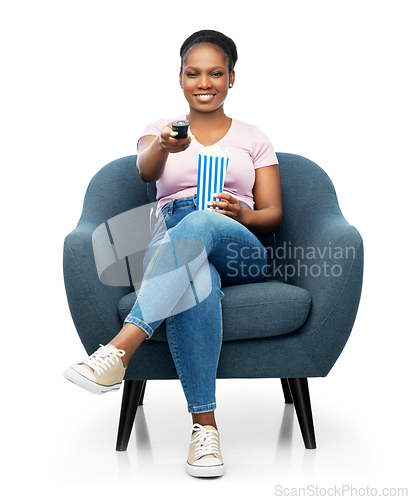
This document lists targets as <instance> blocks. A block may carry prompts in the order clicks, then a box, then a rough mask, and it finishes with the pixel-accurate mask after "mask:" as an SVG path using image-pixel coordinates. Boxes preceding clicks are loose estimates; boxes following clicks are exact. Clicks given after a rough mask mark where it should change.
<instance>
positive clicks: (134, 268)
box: [63, 153, 363, 451]
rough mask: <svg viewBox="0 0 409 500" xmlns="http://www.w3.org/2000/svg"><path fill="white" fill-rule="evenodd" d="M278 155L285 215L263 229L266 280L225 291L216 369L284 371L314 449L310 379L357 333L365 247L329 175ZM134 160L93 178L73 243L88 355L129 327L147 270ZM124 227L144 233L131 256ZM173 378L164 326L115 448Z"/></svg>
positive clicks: (145, 217)
mask: <svg viewBox="0 0 409 500" xmlns="http://www.w3.org/2000/svg"><path fill="white" fill-rule="evenodd" d="M277 156H278V160H279V168H280V176H281V185H282V196H283V208H284V216H283V223H282V226H281V228H280V230H279V231H278V232H277V234H275V235H270V236H268V237H265V241H264V244H265V246H266V247H267V248H268V250H269V252H270V256H271V260H270V270H269V274H268V276H266V278H265V279H264V281H263V282H262V283H257V284H246V285H237V286H230V287H224V288H223V293H224V298H223V300H222V310H223V345H222V351H221V355H220V360H219V368H218V373H217V376H218V378H279V379H281V384H282V388H283V392H284V400H285V402H286V403H289V404H292V403H293V404H294V406H295V410H296V413H297V417H298V421H299V424H300V428H301V433H302V437H303V439H304V444H305V447H306V448H309V449H312V448H315V447H316V441H315V432H314V425H313V418H312V411H311V403H310V397H309V391H308V378H309V377H325V376H326V375H327V374H328V372H329V371H330V370H331V368H332V366H333V365H334V363H335V362H336V360H337V358H338V357H339V355H340V353H341V351H342V350H343V348H344V346H345V344H346V342H347V340H348V337H349V335H350V333H351V330H352V327H353V324H354V321H355V317H356V313H357V310H358V305H359V300H360V295H361V287H362V278H363V243H362V239H361V236H360V234H359V232H358V231H357V230H356V229H355V228H354V227H353V226H351V225H350V224H349V223H348V222H347V221H346V220H345V218H344V217H343V215H342V213H341V211H340V208H339V205H338V201H337V197H336V193H335V190H334V186H333V184H332V182H331V180H330V179H329V177H328V176H327V174H326V173H325V172H324V171H323V170H322V169H321V168H320V167H319V166H318V165H316V164H315V163H313V162H311V161H310V160H308V159H306V158H303V157H301V156H297V155H293V154H286V153H279V154H278V155H277ZM135 163H136V156H135V155H132V156H128V157H125V158H121V159H118V160H115V161H113V162H111V163H109V164H108V165H106V166H105V167H104V168H102V169H101V170H100V171H99V172H98V173H97V174H96V175H95V176H94V177H93V179H92V180H91V182H90V184H89V186H88V189H87V192H86V195H85V200H84V205H83V210H82V214H81V218H80V220H79V222H78V225H77V227H76V228H75V229H74V230H73V231H72V232H71V233H70V234H69V235H68V236H67V237H66V239H65V243H64V256H63V257H64V259H63V262H64V280H65V287H66V293H67V298H68V303H69V307H70V311H71V315H72V318H73V321H74V324H75V327H76V330H77V332H78V334H79V337H80V339H81V342H82V343H83V345H84V347H85V349H86V351H87V352H88V354H91V353H92V352H94V351H95V350H96V349H97V348H98V346H99V344H106V343H108V342H109V341H110V340H111V339H112V338H113V337H114V336H115V335H116V334H117V333H118V331H119V330H120V329H121V327H122V323H123V320H124V318H125V317H126V315H127V314H128V312H129V311H130V309H131V307H132V305H133V303H134V301H135V297H136V294H135V290H134V286H133V284H134V283H136V282H138V280H139V281H140V278H141V276H142V268H141V265H140V262H141V258H140V256H141V255H143V247H144V245H145V243H146V242H147V241H149V238H150V224H151V222H150V215H151V214H150V211H149V210H148V208H149V207H150V206H151V205H150V199H149V195H148V189H147V184H146V183H144V182H143V181H142V180H141V179H140V177H139V175H138V172H137V169H136V166H135ZM149 188H150V189H151V188H152V186H149ZM124 214H127V215H126V216H125V215H124ZM132 221H134V222H135V224H134V225H133V226H132ZM132 228H135V231H132ZM121 231H122V232H123V233H126V234H127V235H130V234H132V233H133V232H135V235H133V236H132V237H131V238H130V240H131V241H132V242H133V243H132V245H133V248H134V251H133V253H132V251H129V248H130V247H129V241H128V250H127V249H126V248H125V249H124V248H122V247H123V246H124V245H123V244H122V243H121V242H120V241H119V240H120V236H118V235H119V234H120V232H121ZM125 239H127V238H125ZM128 240H129V238H128ZM132 245H131V246H132ZM126 246H127V245H125V247H126ZM176 378H178V376H177V373H176V369H175V366H174V364H173V359H172V357H171V354H170V351H169V348H168V345H167V340H166V331H165V322H164V323H162V325H161V326H160V327H159V328H158V329H157V330H156V331H155V333H154V335H153V336H152V338H151V339H150V340H148V341H145V342H144V343H143V344H142V345H141V346H140V348H139V349H138V350H137V351H136V353H135V355H134V356H133V358H132V360H131V362H130V364H129V366H128V368H127V371H126V377H125V384H124V391H123V399H122V408H121V416H120V423H119V430H118V440H117V447H116V449H117V450H118V451H121V450H126V448H127V445H128V441H129V436H130V433H131V429H132V425H133V422H134V419H135V415H136V411H137V407H138V405H140V404H142V402H143V395H144V391H145V385H146V381H147V380H157V379H160V380H164V379H176Z"/></svg>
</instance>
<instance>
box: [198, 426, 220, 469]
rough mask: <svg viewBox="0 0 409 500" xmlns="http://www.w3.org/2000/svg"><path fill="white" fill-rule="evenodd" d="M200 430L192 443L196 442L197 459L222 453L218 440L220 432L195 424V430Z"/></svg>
mask: <svg viewBox="0 0 409 500" xmlns="http://www.w3.org/2000/svg"><path fill="white" fill-rule="evenodd" d="M196 431H199V432H198V434H197V436H196V437H195V439H194V440H193V441H192V443H196V444H195V460H196V459H198V458H201V457H204V456H205V455H213V454H215V453H217V454H218V455H220V451H219V444H218V441H217V435H218V432H217V431H216V430H212V429H205V428H204V427H203V426H202V425H200V424H194V425H193V432H196Z"/></svg>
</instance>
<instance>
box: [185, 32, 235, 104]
mask: <svg viewBox="0 0 409 500" xmlns="http://www.w3.org/2000/svg"><path fill="white" fill-rule="evenodd" d="M180 55H181V64H182V67H181V70H180V75H179V81H180V86H181V87H182V89H183V92H184V95H185V98H186V100H187V101H188V103H189V105H190V108H191V110H192V109H195V110H197V111H199V112H205V113H209V112H213V111H216V110H219V109H222V108H223V103H224V100H225V99H226V96H227V93H228V89H229V88H231V87H232V86H233V83H234V80H235V74H234V69H233V68H234V65H235V63H236V61H237V50H236V45H235V43H234V42H233V40H231V39H230V38H228V37H227V36H225V35H223V34H222V33H219V32H218V31H213V30H203V31H198V32H196V33H193V35H191V36H190V37H189V38H188V39H187V40H186V41H185V42H184V43H183V45H182V47H181V49H180Z"/></svg>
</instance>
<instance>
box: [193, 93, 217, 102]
mask: <svg viewBox="0 0 409 500" xmlns="http://www.w3.org/2000/svg"><path fill="white" fill-rule="evenodd" d="M193 95H194V96H195V97H196V99H197V100H198V101H200V102H203V103H207V102H210V101H211V100H212V99H213V98H214V97H215V96H216V94H210V93H203V94H193Z"/></svg>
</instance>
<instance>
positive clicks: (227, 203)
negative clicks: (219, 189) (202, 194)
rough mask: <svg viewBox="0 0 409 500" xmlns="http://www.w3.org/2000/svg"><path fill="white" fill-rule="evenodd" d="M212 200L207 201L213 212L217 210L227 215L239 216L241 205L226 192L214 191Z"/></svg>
mask: <svg viewBox="0 0 409 500" xmlns="http://www.w3.org/2000/svg"><path fill="white" fill-rule="evenodd" d="M213 198H215V200H214V201H209V202H208V206H209V208H210V210H213V212H218V213H221V214H224V215H228V216H229V217H233V218H237V217H239V216H240V212H241V208H242V207H241V205H240V202H239V200H237V199H236V198H234V196H232V195H230V194H228V193H215V194H214V195H213Z"/></svg>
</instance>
